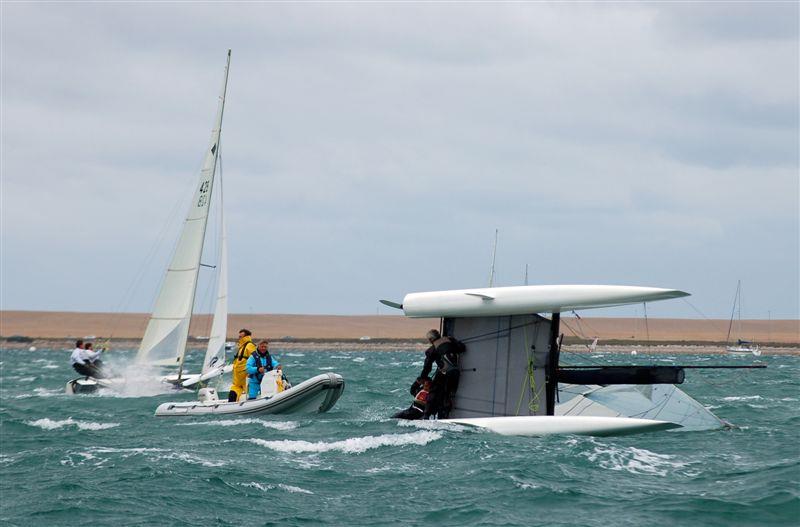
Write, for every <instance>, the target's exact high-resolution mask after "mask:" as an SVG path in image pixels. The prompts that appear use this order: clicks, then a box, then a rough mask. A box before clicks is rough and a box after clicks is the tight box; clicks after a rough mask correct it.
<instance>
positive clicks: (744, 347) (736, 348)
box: [725, 280, 761, 357]
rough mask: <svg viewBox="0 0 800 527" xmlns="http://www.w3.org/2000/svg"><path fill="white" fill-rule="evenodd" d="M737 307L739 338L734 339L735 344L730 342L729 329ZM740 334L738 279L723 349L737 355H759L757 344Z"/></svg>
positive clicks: (740, 295)
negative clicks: (744, 338)
mask: <svg viewBox="0 0 800 527" xmlns="http://www.w3.org/2000/svg"><path fill="white" fill-rule="evenodd" d="M737 307H738V313H739V318H738V321H739V322H738V329H737V333H738V334H739V335H740V337H739V338H737V340H736V344H731V330H733V318H734V316H735V315H736V313H737ZM741 334H742V281H741V280H739V281H738V282H737V283H736V295H734V297H733V309H732V310H731V322H730V324H728V336H727V337H725V351H727V352H728V353H734V354H737V355H750V354H752V355H755V356H756V357H759V356H760V355H761V350H759V349H758V344H756V343H754V342H753V341H750V340H743V339H742V338H741Z"/></svg>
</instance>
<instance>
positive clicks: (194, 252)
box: [66, 50, 344, 415]
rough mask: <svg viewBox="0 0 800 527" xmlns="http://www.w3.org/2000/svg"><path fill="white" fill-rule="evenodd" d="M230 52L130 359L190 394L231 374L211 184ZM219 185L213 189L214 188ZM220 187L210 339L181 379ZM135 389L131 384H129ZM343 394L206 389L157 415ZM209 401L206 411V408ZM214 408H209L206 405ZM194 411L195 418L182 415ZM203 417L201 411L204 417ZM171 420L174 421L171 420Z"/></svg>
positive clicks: (328, 381) (312, 386) (327, 384)
mask: <svg viewBox="0 0 800 527" xmlns="http://www.w3.org/2000/svg"><path fill="white" fill-rule="evenodd" d="M230 60H231V52H230V50H228V57H227V62H226V64H225V72H224V77H223V82H222V90H221V94H220V97H219V103H218V106H217V113H216V118H215V121H214V128H213V129H212V131H211V139H210V141H209V145H208V148H207V150H206V153H205V157H204V160H203V166H202V169H201V170H200V178H199V181H198V182H197V186H196V187H195V190H194V193H193V195H192V201H191V203H190V206H189V211H188V213H187V215H186V219H185V220H184V223H183V228H182V230H181V233H180V236H179V238H178V243H177V245H176V248H175V252H174V254H173V256H172V260H171V261H170V263H169V266H168V267H167V271H166V274H165V276H164V280H163V282H162V284H161V288H160V290H159V292H158V295H157V297H156V301H155V306H154V309H153V313H152V315H151V316H150V320H149V321H148V324H147V329H146V330H145V334H144V337H143V338H142V342H141V344H140V345H139V350H138V352H137V354H136V359H135V365H136V367H137V369H139V370H141V371H145V372H149V371H151V368H153V367H165V368H172V369H173V372H172V373H169V374H167V375H162V376H160V377H159V378H160V380H161V381H163V382H164V383H168V385H171V386H174V387H175V388H177V389H194V388H197V387H200V386H205V385H206V384H207V383H208V381H210V380H211V379H214V378H216V377H219V376H221V375H222V374H223V373H226V372H230V371H231V366H230V365H226V364H225V349H226V333H227V319H228V275H227V268H228V249H227V231H226V228H225V219H224V215H223V209H224V207H223V206H222V201H223V200H222V181H221V177H220V178H215V176H216V173H217V166H218V164H219V156H220V140H221V133H222V116H223V113H224V110H225V95H226V92H227V86H228V70H229V68H230ZM215 179H219V181H215ZM217 184H218V186H219V200H218V201H219V204H220V206H219V213H218V216H219V220H220V229H219V232H220V244H219V259H218V265H217V266H216V273H217V297H216V304H215V308H214V317H213V322H212V324H211V333H210V336H209V339H208V343H207V347H206V353H205V357H204V359H203V366H202V369H201V371H200V373H192V374H190V373H187V372H185V371H184V358H185V355H186V343H187V340H188V336H189V324H190V322H191V318H192V312H193V309H194V304H195V293H196V290H197V281H198V273H199V270H200V267H201V266H202V265H203V264H201V257H202V255H203V245H204V242H205V240H206V230H207V225H208V217H209V210H210V207H211V203H212V195H213V191H214V189H215V186H216V185H217ZM125 382H129V381H128V380H126V379H95V378H92V377H85V378H79V379H73V380H71V381H69V382H68V383H67V386H66V391H67V393H71V394H72V393H90V392H93V391H96V390H97V389H98V388H103V387H105V388H115V387H120V385H121V384H123V383H125ZM132 382H136V381H132ZM343 390H344V380H343V379H342V377H341V376H340V375H337V374H335V373H330V374H325V375H318V376H316V377H314V378H312V379H308V380H306V381H304V382H301V383H299V384H298V385H297V386H294V387H291V388H289V389H286V390H282V391H277V392H276V390H274V389H270V388H269V387H265V389H264V395H263V396H262V397H261V398H260V399H258V400H257V401H256V400H253V401H243V402H242V403H230V405H229V403H220V402H219V401H218V398H217V396H216V390H214V389H213V388H208V387H206V388H201V391H199V392H198V394H199V396H200V399H201V401H200V402H199V403H167V405H168V406H170V410H169V411H166V413H165V414H164V415H177V414H179V413H181V412H182V414H183V415H192V414H198V413H207V414H226V415H230V414H245V413H247V414H252V413H278V412H280V413H287V412H295V411H306V410H308V409H309V408H310V409H313V410H314V411H320V412H324V411H327V410H328V409H330V408H331V407H332V406H333V405H334V404H335V403H336V401H337V400H338V398H339V396H340V395H341V393H342V391H343ZM209 401H212V404H205V403H207V402H209ZM213 401H216V402H213ZM187 406H188V407H192V406H194V407H198V408H199V410H196V409H191V408H187ZM172 410H174V411H172ZM204 410H208V411H207V412H204ZM176 412H177V413H176Z"/></svg>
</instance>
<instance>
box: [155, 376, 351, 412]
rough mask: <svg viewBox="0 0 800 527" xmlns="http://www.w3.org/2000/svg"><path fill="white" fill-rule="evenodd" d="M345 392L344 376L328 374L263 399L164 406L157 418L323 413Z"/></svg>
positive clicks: (191, 402) (195, 402)
mask: <svg viewBox="0 0 800 527" xmlns="http://www.w3.org/2000/svg"><path fill="white" fill-rule="evenodd" d="M343 391H344V379H343V378H342V376H341V375H337V374H335V373H324V374H322V375H317V376H316V377H312V378H311V379H308V380H305V381H303V382H301V383H300V384H298V385H297V386H293V387H292V388H289V389H288V390H285V391H282V392H280V393H277V394H275V395H272V396H270V397H263V398H260V399H250V400H246V401H241V402H235V403H230V402H227V401H219V400H215V401H204V402H201V401H190V402H185V403H164V404H162V405H160V406H159V407H158V408H156V416H157V417H171V416H186V415H257V414H288V413H323V412H327V411H328V410H330V409H331V408H333V406H334V405H335V404H336V401H338V400H339V397H340V396H341V395H342V392H343Z"/></svg>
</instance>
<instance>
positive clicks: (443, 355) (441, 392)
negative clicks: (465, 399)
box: [419, 329, 465, 419]
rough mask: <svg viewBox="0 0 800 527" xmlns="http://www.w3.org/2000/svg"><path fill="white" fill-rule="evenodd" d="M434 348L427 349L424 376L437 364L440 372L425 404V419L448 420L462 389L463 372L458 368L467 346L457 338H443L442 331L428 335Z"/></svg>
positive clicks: (437, 369) (423, 368)
mask: <svg viewBox="0 0 800 527" xmlns="http://www.w3.org/2000/svg"><path fill="white" fill-rule="evenodd" d="M426 337H427V338H428V342H430V343H431V347H430V348H428V349H427V350H425V364H424V365H423V366H422V373H420V374H419V376H420V377H423V378H424V377H427V376H428V375H429V374H430V373H431V370H432V369H433V365H434V364H436V373H435V374H434V376H433V381H432V382H431V391H430V394H429V395H428V401H427V403H426V405H425V412H424V413H423V414H422V418H423V419H428V418H429V417H431V416H433V417H436V418H438V419H446V418H447V416H448V415H450V410H451V409H452V407H453V400H452V399H453V395H455V393H456V390H457V389H458V379H459V377H460V376H461V370H459V368H458V362H459V361H458V358H459V355H460V354H461V353H463V352H464V349H465V348H464V344H463V343H462V342H460V341H459V340H457V339H455V338H453V337H442V335H441V334H440V333H439V331H438V330H436V329H432V330H430V331H428V334H427V335H426Z"/></svg>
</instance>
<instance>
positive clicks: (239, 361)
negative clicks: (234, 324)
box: [228, 328, 256, 402]
mask: <svg viewBox="0 0 800 527" xmlns="http://www.w3.org/2000/svg"><path fill="white" fill-rule="evenodd" d="M252 335H253V333H252V332H251V331H250V330H249V329H244V328H242V329H240V330H239V348H238V351H237V353H236V356H235V357H234V358H233V384H231V390H230V392H228V401H229V402H236V401H238V400H239V398H240V397H241V396H242V395H244V394H246V393H247V359H249V358H250V355H252V354H253V352H254V351H255V350H256V345H255V344H253V337H252Z"/></svg>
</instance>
